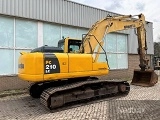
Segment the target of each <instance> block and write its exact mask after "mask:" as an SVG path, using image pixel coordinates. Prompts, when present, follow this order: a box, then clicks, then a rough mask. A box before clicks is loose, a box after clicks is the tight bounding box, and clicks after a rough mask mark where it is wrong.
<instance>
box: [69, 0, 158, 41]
mask: <svg viewBox="0 0 160 120" xmlns="http://www.w3.org/2000/svg"><path fill="white" fill-rule="evenodd" d="M72 1H76V2H79V3H82V4H85V5H89V6H93V7H96V8H100V9H104V10H107V11H111V12H115V13H119V14H124V15H129V14H131V15H137V14H140V13H143V14H144V15H145V17H146V21H149V22H153V28H154V29H153V33H154V36H153V38H154V41H157V36H158V35H159V34H160V14H159V12H160V6H159V5H160V1H159V0H154V1H153V0H141V1H140V0H72Z"/></svg>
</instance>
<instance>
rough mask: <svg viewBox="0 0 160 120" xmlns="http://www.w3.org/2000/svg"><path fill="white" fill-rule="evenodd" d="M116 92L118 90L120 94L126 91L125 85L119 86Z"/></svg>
mask: <svg viewBox="0 0 160 120" xmlns="http://www.w3.org/2000/svg"><path fill="white" fill-rule="evenodd" d="M118 90H119V92H121V93H124V92H126V90H127V88H126V85H125V84H119V86H118Z"/></svg>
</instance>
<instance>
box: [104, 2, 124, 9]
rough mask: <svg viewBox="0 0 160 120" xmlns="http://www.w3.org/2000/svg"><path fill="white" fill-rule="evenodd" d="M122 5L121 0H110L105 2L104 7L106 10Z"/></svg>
mask: <svg viewBox="0 0 160 120" xmlns="http://www.w3.org/2000/svg"><path fill="white" fill-rule="evenodd" d="M122 7H123V6H122V4H121V0H118V1H117V0H112V1H111V2H110V4H107V5H106V7H105V9H106V10H112V9H113V8H114V9H118V8H122Z"/></svg>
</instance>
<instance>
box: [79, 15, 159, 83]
mask: <svg viewBox="0 0 160 120" xmlns="http://www.w3.org/2000/svg"><path fill="white" fill-rule="evenodd" d="M135 17H138V19H135ZM126 29H136V30H137V39H138V55H139V61H140V64H139V67H140V70H135V71H134V76H133V79H132V84H134V85H142V86H152V85H154V84H155V83H157V81H158V77H157V75H156V74H155V73H154V71H153V70H150V69H149V65H148V63H149V60H148V59H147V57H146V53H147V52H146V51H147V44H146V43H147V42H146V30H145V16H144V15H143V14H139V15H136V16H132V15H124V16H118V17H106V18H104V19H102V20H100V21H98V22H96V23H95V24H94V25H93V26H92V27H91V28H90V30H89V31H88V33H87V34H86V36H85V37H84V39H83V44H82V46H81V49H80V51H81V52H84V53H92V54H93V53H98V54H96V56H95V61H97V60H98V57H99V53H100V51H101V49H102V46H103V42H104V37H105V35H106V34H107V33H110V32H116V31H119V30H126ZM97 47H99V48H98V49H96V48H97ZM146 74H147V76H148V77H146Z"/></svg>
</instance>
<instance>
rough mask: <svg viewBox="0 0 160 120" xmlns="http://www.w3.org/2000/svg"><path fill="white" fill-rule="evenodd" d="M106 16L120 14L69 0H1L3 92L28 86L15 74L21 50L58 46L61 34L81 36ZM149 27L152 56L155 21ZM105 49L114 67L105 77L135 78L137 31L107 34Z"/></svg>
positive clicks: (0, 73)
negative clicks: (153, 25) (133, 76)
mask: <svg viewBox="0 0 160 120" xmlns="http://www.w3.org/2000/svg"><path fill="white" fill-rule="evenodd" d="M121 14H123V13H121ZM107 15H111V16H115V15H118V14H116V13H112V12H109V11H105V10H101V9H97V8H93V7H90V6H86V5H82V4H79V3H75V2H71V1H67V0H0V55H1V57H0V91H1V90H7V89H15V88H23V87H26V86H27V85H28V83H27V82H24V81H21V80H19V79H18V78H17V76H16V74H17V69H18V67H17V63H18V57H19V55H20V54H19V52H20V51H28V52H29V51H30V50H31V49H33V48H36V47H40V46H42V45H52V46H57V42H58V40H60V39H62V36H64V37H68V36H69V37H72V38H78V39H81V37H82V34H85V33H87V31H88V29H89V28H90V27H91V26H92V24H94V23H95V22H96V21H97V20H100V19H102V18H104V17H106V16H107ZM146 30H147V43H148V51H147V53H148V54H149V55H148V57H149V59H150V58H151V55H152V54H153V31H152V23H150V22H147V23H146ZM105 49H106V51H107V54H108V59H109V65H110V68H111V71H110V74H109V75H107V76H105V77H106V78H107V79H112V78H128V77H132V75H133V70H134V69H135V68H138V65H139V56H138V55H137V36H136V34H135V31H134V30H127V31H126V30H125V31H120V32H117V33H110V34H108V35H107V37H106V41H105Z"/></svg>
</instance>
